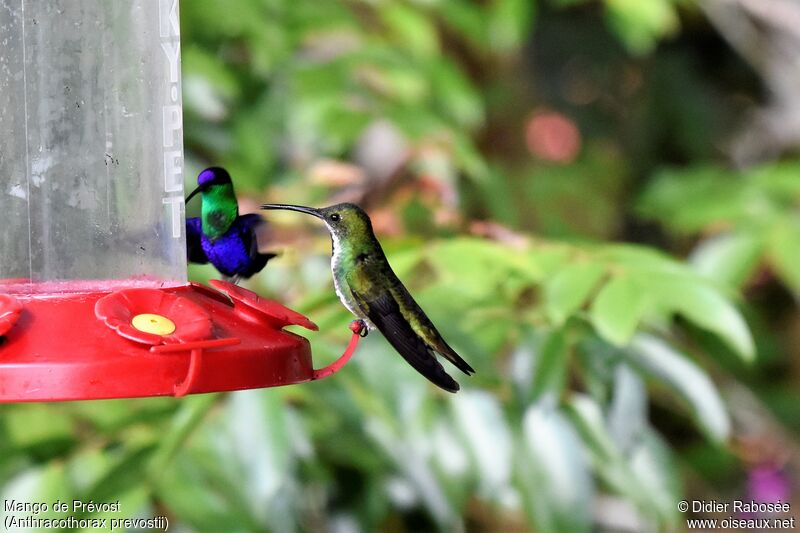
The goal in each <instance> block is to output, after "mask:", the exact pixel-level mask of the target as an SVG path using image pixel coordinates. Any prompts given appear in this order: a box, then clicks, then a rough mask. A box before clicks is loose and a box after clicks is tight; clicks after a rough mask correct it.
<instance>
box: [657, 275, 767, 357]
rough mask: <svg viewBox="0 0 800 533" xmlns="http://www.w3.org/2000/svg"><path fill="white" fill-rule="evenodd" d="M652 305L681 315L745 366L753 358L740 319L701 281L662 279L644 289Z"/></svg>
mask: <svg viewBox="0 0 800 533" xmlns="http://www.w3.org/2000/svg"><path fill="white" fill-rule="evenodd" d="M647 290H649V291H652V292H653V294H654V297H653V302H655V303H656V304H657V305H658V306H659V307H661V308H662V309H669V310H672V311H673V312H675V313H678V314H680V315H682V316H683V317H684V318H686V319H687V320H689V321H690V322H692V323H694V324H695V325H697V326H699V327H701V328H703V329H706V330H708V331H710V332H712V333H714V334H716V335H717V336H719V338H720V339H722V341H723V342H725V344H727V345H728V346H729V347H730V348H731V349H733V350H734V351H735V352H736V353H737V354H738V355H739V356H740V357H741V358H742V359H743V360H744V361H745V362H752V361H753V359H754V358H755V343H754V342H753V337H752V335H751V334H750V329H749V328H748V327H747V323H746V322H745V321H744V318H742V315H741V314H740V313H739V311H738V310H737V309H736V307H734V306H733V304H732V303H731V302H730V301H729V300H728V299H727V298H725V297H724V296H723V295H722V294H721V292H720V291H719V290H718V289H717V288H715V287H712V286H710V285H709V284H707V283H706V282H705V281H703V280H693V279H691V278H685V277H680V276H661V277H659V278H657V279H654V280H652V283H649V284H648V285H647Z"/></svg>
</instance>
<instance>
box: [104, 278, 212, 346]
mask: <svg viewBox="0 0 800 533" xmlns="http://www.w3.org/2000/svg"><path fill="white" fill-rule="evenodd" d="M94 314H95V316H97V318H99V319H100V320H103V321H104V322H105V324H106V325H107V326H108V327H110V328H112V329H114V330H116V332H117V333H118V334H119V335H121V336H123V337H125V338H126V339H130V340H132V341H136V342H141V343H143V344H151V345H157V344H169V343H177V342H189V341H196V340H201V339H207V338H209V337H211V335H212V331H213V325H212V322H211V316H210V315H209V314H208V313H207V312H206V311H205V310H204V309H203V308H202V307H200V306H199V305H197V304H196V303H194V302H192V301H191V300H189V299H188V298H184V297H181V296H175V295H174V294H171V293H168V292H164V291H159V290H156V289H124V290H121V291H116V292H112V293H111V294H109V295H108V296H104V297H103V298H100V299H99V300H97V303H96V304H95V306H94Z"/></svg>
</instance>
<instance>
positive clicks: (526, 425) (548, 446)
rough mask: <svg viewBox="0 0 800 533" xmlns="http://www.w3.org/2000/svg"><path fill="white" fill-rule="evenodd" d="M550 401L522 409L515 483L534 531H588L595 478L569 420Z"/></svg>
mask: <svg viewBox="0 0 800 533" xmlns="http://www.w3.org/2000/svg"><path fill="white" fill-rule="evenodd" d="M551 403H552V402H540V403H538V404H535V405H532V406H531V407H529V408H528V409H527V411H526V412H525V417H524V419H523V423H522V442H521V443H520V445H519V446H518V447H517V448H516V449H517V452H518V454H519V457H518V461H519V469H518V471H517V474H518V478H517V479H518V483H519V484H520V489H521V492H522V495H523V498H524V504H525V508H526V511H527V513H528V517H529V519H530V521H531V523H532V524H533V525H534V527H535V529H536V531H542V532H551V531H553V532H559V531H589V530H590V524H591V516H590V512H589V510H590V509H591V502H592V500H593V498H594V483H593V481H592V477H591V475H590V473H589V468H588V465H587V463H586V460H585V459H584V454H583V450H582V449H581V448H582V447H581V442H580V439H579V437H578V434H577V433H576V431H575V429H574V428H573V427H572V424H570V423H569V420H568V419H567V418H566V417H565V416H564V415H563V414H562V413H561V412H559V411H558V410H557V409H556V408H555V407H554V406H552V405H549V404H551Z"/></svg>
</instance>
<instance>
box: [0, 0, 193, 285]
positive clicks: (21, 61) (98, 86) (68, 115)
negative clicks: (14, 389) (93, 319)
mask: <svg viewBox="0 0 800 533" xmlns="http://www.w3.org/2000/svg"><path fill="white" fill-rule="evenodd" d="M0 6H2V7H0V34H1V36H2V37H1V38H0V42H2V45H3V53H2V54H0V128H1V129H0V131H3V143H2V149H1V150H2V154H1V155H0V212H2V213H3V231H2V232H0V251H1V252H0V253H1V254H2V255H0V278H4V279H6V280H17V281H24V282H27V281H30V282H32V283H35V284H39V283H43V282H47V286H46V290H47V291H57V290H64V291H70V290H72V289H73V288H75V287H79V288H80V287H83V286H84V285H85V284H87V283H89V284H92V283H94V282H96V281H99V280H116V281H119V280H126V281H127V282H133V281H135V282H137V283H140V284H150V285H165V284H170V285H176V284H182V283H185V282H186V259H185V256H186V253H185V243H184V235H183V231H182V228H181V225H182V222H181V220H182V219H181V209H182V205H183V171H182V166H183V153H182V151H183V137H182V131H181V90H180V64H179V58H180V56H179V46H180V45H179V30H178V28H179V26H178V18H177V2H175V1H172V0H170V1H164V0H160V1H150V0H140V1H135V2H130V1H126V2H105V1H98V0H88V1H86V0H81V1H80V2H74V1H71V0H61V1H51V0H47V1H44V0H36V1H31V0H2V2H0ZM50 282H59V283H56V284H51V283H50ZM35 290H38V289H35Z"/></svg>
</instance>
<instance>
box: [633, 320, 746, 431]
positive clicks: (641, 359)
mask: <svg viewBox="0 0 800 533" xmlns="http://www.w3.org/2000/svg"><path fill="white" fill-rule="evenodd" d="M627 351H628V353H629V354H630V360H631V362H632V363H633V364H635V365H636V366H637V367H639V368H641V369H642V370H644V371H645V372H647V373H648V374H650V375H652V376H654V377H655V378H657V379H659V380H660V381H662V382H664V383H666V384H667V385H669V387H670V388H671V389H672V390H674V391H675V392H676V393H677V394H678V395H679V396H680V397H681V398H683V399H684V400H685V401H686V402H687V403H688V405H689V408H690V410H691V412H692V415H693V416H694V419H695V421H696V422H697V425H698V427H699V428H700V429H701V430H702V431H703V433H705V435H706V437H708V439H709V440H711V441H713V442H716V443H720V444H721V443H724V442H725V441H726V440H727V439H728V436H729V435H730V429H731V428H730V426H731V423H730V419H729V417H728V412H727V411H726V409H725V405H724V404H723V402H722V398H720V396H719V393H718V392H717V389H716V387H714V384H713V383H712V382H711V380H710V379H709V377H708V376H707V375H706V373H705V372H703V370H702V369H700V368H699V367H698V366H697V365H695V364H694V363H693V362H692V361H691V360H690V359H688V358H687V357H685V356H684V355H682V354H680V353H678V351H677V350H675V349H674V348H673V347H671V346H670V345H669V344H667V343H666V342H665V341H663V340H661V339H659V338H657V337H653V336H651V335H646V334H639V335H636V337H634V338H633V340H632V341H631V343H630V346H629V348H628V350H627Z"/></svg>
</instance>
